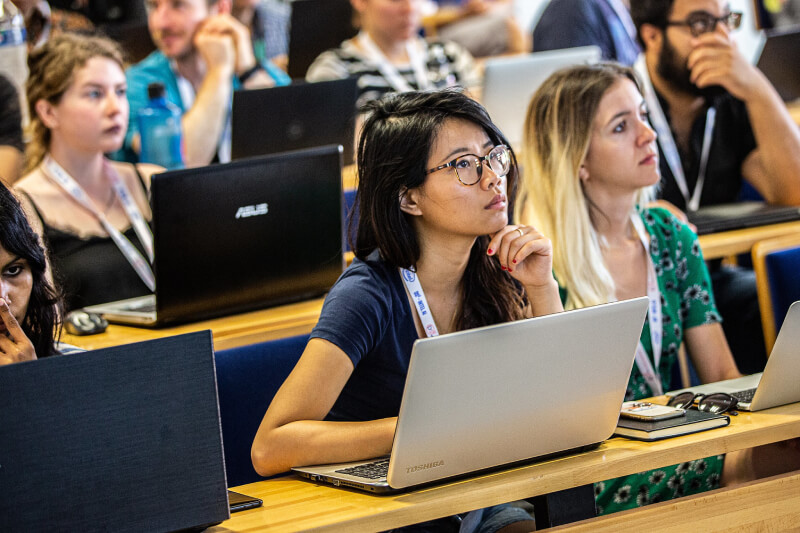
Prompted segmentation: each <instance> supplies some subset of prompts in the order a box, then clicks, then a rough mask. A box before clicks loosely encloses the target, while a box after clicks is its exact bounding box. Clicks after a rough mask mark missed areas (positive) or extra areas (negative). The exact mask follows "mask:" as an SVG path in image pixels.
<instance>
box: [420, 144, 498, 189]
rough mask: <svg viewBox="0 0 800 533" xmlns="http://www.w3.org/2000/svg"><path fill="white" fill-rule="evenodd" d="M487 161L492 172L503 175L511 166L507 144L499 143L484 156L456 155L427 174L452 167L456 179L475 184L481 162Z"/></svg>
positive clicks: (478, 178) (477, 179) (480, 173)
mask: <svg viewBox="0 0 800 533" xmlns="http://www.w3.org/2000/svg"><path fill="white" fill-rule="evenodd" d="M484 163H487V164H488V165H489V168H490V169H492V172H494V173H495V175H497V176H505V175H506V174H508V171H509V169H510V168H511V152H510V151H509V149H508V146H506V145H504V144H500V145H498V146H495V147H494V148H492V149H491V151H489V153H488V154H486V155H485V156H483V157H481V156H477V155H475V154H466V155H462V156H459V157H456V158H455V159H453V160H452V161H450V162H449V163H445V164H444V165H439V166H438V167H436V168H432V169H430V170H428V172H427V174H431V173H433V172H437V171H439V170H442V169H443V168H448V167H453V168H454V169H455V171H456V177H457V178H458V181H460V182H461V183H463V184H464V185H475V184H476V183H478V182H479V181H480V180H481V177H482V176H483V164H484Z"/></svg>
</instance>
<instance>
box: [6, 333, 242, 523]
mask: <svg viewBox="0 0 800 533" xmlns="http://www.w3.org/2000/svg"><path fill="white" fill-rule="evenodd" d="M0 405H2V406H3V408H2V409H0V491H1V492H2V497H1V498H0V531H51V530H54V529H57V530H61V531H115V532H125V531H132V532H140V531H174V530H178V529H186V528H195V527H203V526H208V525H210V524H213V523H218V522H221V521H222V520H225V519H226V518H228V517H229V512H228V497H227V487H226V481H225V462H224V456H223V452H222V432H221V429H220V418H219V408H218V405H217V389H216V378H215V369H214V351H213V349H212V344H211V332H210V331H203V332H197V333H191V334H188V335H180V336H176V337H168V338H164V339H158V340H153V341H147V342H141V343H135V344H127V345H123V346H117V347H114V348H106V349H103V350H96V351H93V352H86V353H78V354H73V355H65V356H56V357H48V358H46V359H41V360H39V361H31V362H25V363H18V364H14V365H7V366H3V367H0Z"/></svg>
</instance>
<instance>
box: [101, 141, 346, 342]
mask: <svg viewBox="0 0 800 533" xmlns="http://www.w3.org/2000/svg"><path fill="white" fill-rule="evenodd" d="M341 150H342V148H341V146H323V147H319V148H312V149H308V150H300V151H295V152H286V153H282V154H274V155H269V156H262V157H257V158H252V159H247V160H243V161H236V162H233V163H227V164H224V165H211V166H208V167H202V168H193V169H184V170H176V171H173V172H165V173H163V174H158V175H155V176H153V178H152V184H151V188H150V193H151V199H150V203H151V206H152V210H153V222H152V227H153V245H154V251H155V263H154V265H153V273H154V274H155V278H156V294H155V295H149V296H143V297H139V298H132V299H129V300H121V301H119V302H112V303H109V304H100V305H94V306H90V307H87V310H89V311H92V312H95V313H100V314H102V315H104V316H105V317H106V318H107V319H108V320H110V321H113V322H119V323H123V324H134V325H144V326H157V325H159V326H160V325H164V324H170V323H177V322H188V321H191V320H199V319H203V318H210V317H215V316H222V315H226V314H231V313H235V312H241V311H246V310H251V309H256V308H262V307H269V306H271V305H277V304H281V303H286V302H291V301H298V300H303V299H308V298H312V297H315V296H319V295H321V294H323V293H325V292H326V291H327V290H328V289H330V287H331V286H332V285H333V283H334V282H335V281H336V279H337V278H338V277H339V275H340V274H341V273H342V269H343V262H344V260H343V256H342V179H341V169H342V159H341V158H342V152H341Z"/></svg>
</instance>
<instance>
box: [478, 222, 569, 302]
mask: <svg viewBox="0 0 800 533" xmlns="http://www.w3.org/2000/svg"><path fill="white" fill-rule="evenodd" d="M486 253H487V254H488V255H492V256H495V257H496V258H497V260H498V261H499V262H500V266H501V268H502V269H503V270H505V271H506V272H508V273H509V275H510V276H512V277H513V278H514V279H516V280H517V281H519V282H520V283H521V284H522V286H523V287H525V293H526V294H527V296H528V302H530V313H531V316H542V315H549V314H553V313H560V312H561V311H563V310H564V306H563V304H562V303H561V295H560V294H559V291H558V283H557V282H556V280H555V278H554V277H553V245H552V243H551V242H550V239H548V238H546V237H545V236H544V235H542V234H541V233H539V231H538V230H537V229H536V228H534V227H533V226H524V225H520V226H506V227H504V228H503V229H501V230H500V231H498V232H497V233H495V234H494V235H493V236H492V239H491V241H489V248H488V250H487V251H486Z"/></svg>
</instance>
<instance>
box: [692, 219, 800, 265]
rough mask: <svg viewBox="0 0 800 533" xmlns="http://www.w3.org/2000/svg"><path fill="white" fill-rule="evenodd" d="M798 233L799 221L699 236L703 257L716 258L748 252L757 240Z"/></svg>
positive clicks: (799, 231)
mask: <svg viewBox="0 0 800 533" xmlns="http://www.w3.org/2000/svg"><path fill="white" fill-rule="evenodd" d="M797 233H800V221H795V222H783V223H781V224H769V225H767V226H758V227H755V228H746V229H739V230H734V231H723V232H721V233H710V234H708V235H701V236H700V237H699V241H700V247H701V248H702V249H703V257H705V258H706V259H717V258H721V257H728V256H731V255H737V254H742V253H750V249H751V248H752V247H753V245H754V244H755V243H757V242H758V241H761V240H764V239H769V238H772V237H780V236H782V235H787V234H797Z"/></svg>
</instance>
